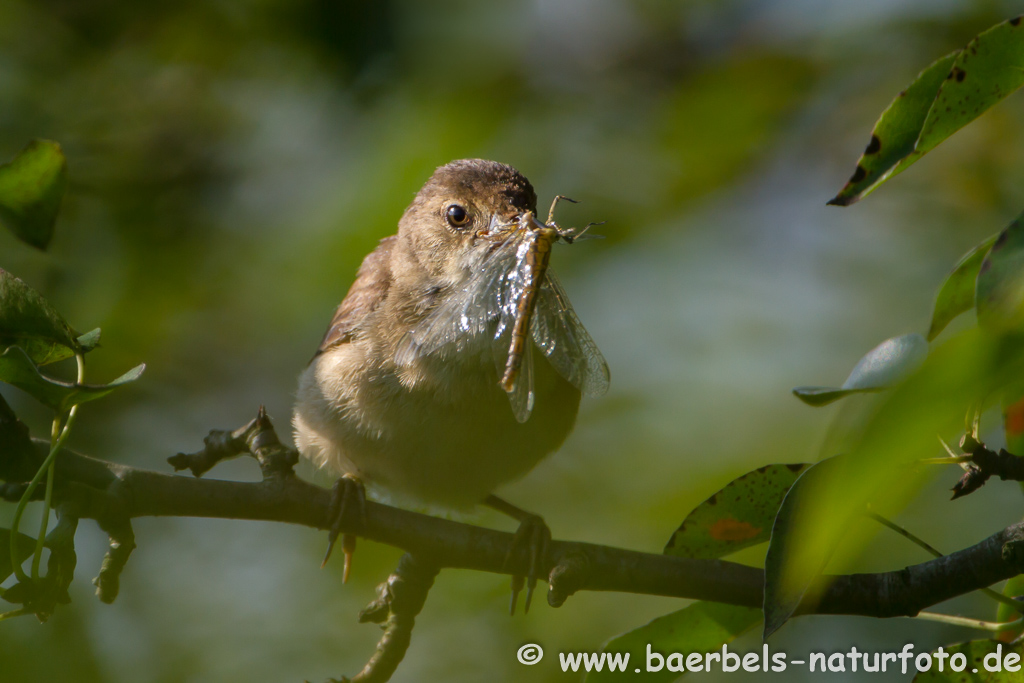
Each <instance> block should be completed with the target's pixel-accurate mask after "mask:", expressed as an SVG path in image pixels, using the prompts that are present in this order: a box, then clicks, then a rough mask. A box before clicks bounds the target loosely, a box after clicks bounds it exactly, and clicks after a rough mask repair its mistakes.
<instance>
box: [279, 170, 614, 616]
mask: <svg viewBox="0 0 1024 683" xmlns="http://www.w3.org/2000/svg"><path fill="white" fill-rule="evenodd" d="M558 199H560V198H556V199H555V202H554V203H553V204H552V211H553V210H554V204H555V203H557V201H558ZM536 211H537V196H536V194H535V193H534V190H533V187H532V186H531V185H530V182H529V181H528V180H527V179H526V178H525V177H523V175H521V174H520V173H519V172H518V171H516V170H515V169H514V168H512V167H511V166H507V165H504V164H500V163H496V162H493V161H485V160H481V159H468V160H461V161H454V162H452V163H450V164H447V165H445V166H442V167H440V168H438V169H437V171H435V172H434V174H433V175H432V176H431V177H430V179H429V180H428V181H427V183H426V184H425V185H424V186H423V188H422V189H421V190H420V191H419V193H418V194H417V195H416V197H415V199H414V200H413V202H412V204H410V205H409V207H408V208H407V209H406V211H405V214H404V215H403V216H402V218H401V220H400V221H399V223H398V233H397V234H396V235H393V236H391V237H388V238H385V239H384V240H382V241H381V243H380V245H379V246H378V247H377V248H376V249H375V250H374V251H373V252H372V253H370V255H369V256H367V257H366V259H365V260H364V261H363V264H362V266H361V267H360V268H359V272H358V274H357V276H356V280H355V282H354V283H353V284H352V287H351V289H350V290H349V292H348V295H347V296H346V297H345V299H344V301H342V303H341V305H340V306H339V307H338V309H337V311H336V313H335V315H334V319H333V320H332V321H331V325H330V327H329V328H328V330H327V333H326V335H325V336H324V339H323V341H322V342H321V344H320V348H319V350H318V351H317V354H316V356H315V357H314V358H313V361H312V362H311V363H310V365H309V367H307V368H306V370H305V372H303V373H302V375H301V377H300V380H299V390H298V399H297V402H296V406H295V414H294V420H293V422H294V427H295V440H296V444H297V445H298V448H299V450H300V452H301V453H302V454H303V456H305V457H307V458H309V459H310V460H312V461H313V462H314V463H316V464H318V465H321V466H324V467H327V468H329V469H331V470H334V471H336V472H338V473H340V474H342V475H345V478H344V479H343V481H344V482H346V485H345V487H343V488H342V489H341V491H342V493H341V494H339V495H341V497H342V498H343V499H344V498H351V497H352V496H353V495H355V496H356V497H358V496H360V495H362V492H361V486H358V485H357V486H353V484H354V483H355V482H358V483H359V484H361V483H366V484H367V485H369V486H370V488H371V490H373V491H374V492H375V493H377V492H379V493H380V494H383V495H384V497H391V498H392V499H393V500H394V499H397V500H399V501H403V500H407V501H414V502H417V503H425V504H428V505H438V506H441V507H444V508H448V509H456V510H465V509H469V508H471V507H473V506H475V505H478V504H481V503H483V504H486V505H488V506H490V507H493V508H495V509H498V510H500V511H502V512H504V513H506V514H509V515H511V516H513V517H515V518H516V519H518V520H519V521H520V528H519V531H518V532H517V534H516V543H515V544H514V545H513V549H514V548H515V547H517V546H518V545H519V544H523V543H525V544H528V545H529V547H530V551H531V562H530V564H531V570H530V576H529V578H530V582H529V583H530V591H529V592H528V594H527V603H526V605H527V609H528V608H529V601H530V593H532V590H533V585H534V583H535V581H536V571H537V568H538V566H539V565H540V564H541V562H542V560H543V554H544V551H545V546H546V543H547V540H548V539H549V538H550V533H549V532H548V530H547V527H546V526H545V525H544V523H543V521H542V520H541V518H540V517H537V516H536V515H532V514H529V513H526V512H524V511H522V510H520V509H519V508H516V507H515V506H513V505H511V504H509V503H506V502H505V501H503V500H501V499H499V498H497V497H495V496H494V495H493V494H492V491H493V490H494V489H495V488H497V487H498V486H500V485H501V484H504V483H506V482H509V481H512V480H514V479H517V478H519V477H521V476H523V475H524V474H526V473H527V472H529V471H530V470H531V469H532V468H533V467H534V466H535V465H536V464H537V463H538V462H540V460H541V459H543V458H544V457H545V456H547V455H549V454H550V453H552V452H553V451H554V450H556V449H557V448H558V447H559V446H561V444H562V442H563V441H565V438H566V437H567V436H568V434H569V432H570V431H571V430H572V427H573V425H574V423H575V420H576V413H577V410H578V407H579V402H580V392H581V390H582V391H583V392H584V393H587V394H595V395H596V394H601V393H604V391H605V390H606V389H607V386H608V367H607V365H606V364H605V361H604V358H603V357H602V356H601V353H600V351H598V350H597V347H596V345H595V344H594V343H593V341H592V340H591V339H590V336H589V335H588V334H587V332H586V330H585V329H584V328H583V326H582V324H580V322H579V320H578V318H576V315H575V313H573V311H572V307H571V306H570V304H569V300H568V297H567V296H566V295H565V292H564V290H563V289H562V288H561V286H560V285H559V284H558V281H557V279H556V278H555V276H554V274H553V273H552V272H551V271H550V269H549V268H548V267H547V263H548V256H549V255H548V252H547V250H548V249H549V248H550V246H551V244H552V243H553V242H554V241H559V240H563V241H566V242H571V241H572V240H573V239H574V238H575V237H578V236H579V234H581V232H582V231H571V230H562V229H561V228H559V227H558V226H557V225H556V224H555V223H554V222H553V221H552V220H551V216H550V215H549V219H548V223H546V224H545V223H541V222H540V221H538V220H537V219H536V218H535V217H534V216H535V214H536ZM526 331H528V332H529V333H530V336H529V337H527V338H526V339H525V342H524V335H525V334H526ZM534 346H537V347H538V349H539V351H540V353H538V354H536V355H537V356H538V357H539V358H540V360H539V362H537V363H534V362H533V356H534V355H535V354H533V347H534ZM510 349H511V350H512V351H513V352H514V353H513V354H512V359H511V360H510V359H509V355H510ZM506 366H507V367H506ZM502 380H504V381H502ZM346 491H347V492H346ZM339 505H342V506H351V503H346V502H344V500H343V501H342V502H341V503H339ZM343 511H344V510H341V511H340V512H339V515H340V514H341V513H342V512H343ZM335 535H336V534H335ZM511 552H512V550H511V549H510V554H511ZM350 554H351V544H350V543H347V544H346V560H347V559H348V556H350ZM522 585H523V578H522V577H516V578H515V579H513V603H512V609H513V610H514V609H515V597H516V594H517V592H518V589H519V588H521V587H522Z"/></svg>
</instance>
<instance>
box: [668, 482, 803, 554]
mask: <svg viewBox="0 0 1024 683" xmlns="http://www.w3.org/2000/svg"><path fill="white" fill-rule="evenodd" d="M807 467H808V465H806V464H803V463H800V464H788V465H767V466H765V467H760V468H758V469H756V470H754V471H753V472H748V473H747V474H744V475H743V476H742V477H739V478H737V479H734V480H733V481H731V482H730V483H729V484H726V486H725V487H724V488H723V489H722V490H721V491H718V492H717V493H715V494H714V495H713V496H711V497H710V498H708V499H707V500H706V501H704V502H703V503H701V504H700V505H698V506H697V507H696V508H694V510H693V512H691V513H690V514H689V515H687V516H686V519H685V520H683V523H682V524H681V525H680V527H679V529H678V530H676V532H675V533H674V534H673V535H672V538H671V539H670V540H669V542H668V545H667V546H666V547H665V554H666V555H679V556H681V557H700V558H707V559H717V558H719V557H723V556H725V555H729V554H731V553H734V552H737V551H739V550H742V549H744V548H748V547H750V546H753V545H757V544H758V543H764V542H765V541H767V540H768V537H769V535H770V534H771V528H772V522H773V521H774V520H775V513H776V512H777V511H778V509H779V506H780V505H781V504H782V499H783V498H784V497H785V495H786V491H788V490H789V487H790V486H792V485H793V482H794V481H796V479H797V477H798V476H799V475H800V473H801V472H803V471H804V469H805V468H807Z"/></svg>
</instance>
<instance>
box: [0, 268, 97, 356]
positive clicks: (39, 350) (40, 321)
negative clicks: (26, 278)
mask: <svg viewBox="0 0 1024 683" xmlns="http://www.w3.org/2000/svg"><path fill="white" fill-rule="evenodd" d="M94 333H95V334H96V335H97V336H96V341H98V339H99V337H98V332H96V331H95V330H94V331H93V332H90V333H89V335H92V334H94ZM89 335H86V337H89ZM77 337H78V333H77V332H75V331H74V330H73V329H71V326H70V325H68V324H67V322H65V321H64V318H63V317H61V315H60V313H58V312H57V310H56V309H55V308H53V306H51V305H50V304H49V303H48V302H47V301H46V299H44V298H43V297H42V296H40V295H39V293H38V292H37V291H36V290H34V289H32V288H31V287H29V286H28V285H27V284H25V283H24V282H23V281H22V280H21V279H19V278H16V277H14V276H13V275H11V274H10V273H9V272H7V271H6V270H4V269H2V268H0V349H3V348H5V347H7V346H12V345H17V346H20V347H21V348H22V349H24V350H25V352H26V353H28V355H29V357H31V358H32V360H33V361H35V363H36V364H38V365H46V364H47V363H52V362H54V361H56V360H61V359H62V358H67V357H68V356H70V355H73V354H74V351H76V350H78V349H81V348H82V346H81V344H80V343H79V342H78V340H77ZM87 341H88V340H87Z"/></svg>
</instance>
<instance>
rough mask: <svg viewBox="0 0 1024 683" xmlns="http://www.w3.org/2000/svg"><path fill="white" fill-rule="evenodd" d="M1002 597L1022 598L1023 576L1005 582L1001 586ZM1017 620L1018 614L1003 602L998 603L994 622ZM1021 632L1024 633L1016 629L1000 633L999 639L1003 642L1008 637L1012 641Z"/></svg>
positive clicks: (1019, 575) (1023, 589)
mask: <svg viewBox="0 0 1024 683" xmlns="http://www.w3.org/2000/svg"><path fill="white" fill-rule="evenodd" d="M1003 595H1005V596H1006V597H1008V598H1017V597H1020V596H1024V574H1018V575H1017V576H1015V577H1013V578H1012V579H1010V580H1009V581H1007V582H1006V585H1005V586H1003ZM1019 618H1020V612H1018V611H1017V610H1015V609H1013V608H1012V607H1010V606H1009V605H1007V604H1006V603H1004V602H1001V603H999V606H998V607H997V608H996V621H999V622H1005V621H1016V620H1017V619H1019ZM1021 631H1024V628H1016V629H1013V630H1011V631H1002V632H1001V633H1000V634H999V636H1000V638H999V639H1000V640H1004V638H1006V637H1007V636H1008V637H1009V639H1010V640H1012V639H1014V638H1016V637H1017V636H1019V635H1020V633H1021Z"/></svg>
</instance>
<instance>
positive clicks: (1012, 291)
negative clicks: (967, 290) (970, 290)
mask: <svg viewBox="0 0 1024 683" xmlns="http://www.w3.org/2000/svg"><path fill="white" fill-rule="evenodd" d="M975 289H976V293H975V307H976V308H977V311H978V325H979V326H981V327H983V328H985V329H988V330H993V331H1006V330H1011V329H1014V328H1019V327H1020V326H1021V324H1022V323H1024V215H1021V216H1018V217H1017V219H1016V220H1015V221H1013V222H1012V223H1010V225H1008V226H1007V227H1006V229H1005V230H1003V231H1002V232H1001V233H999V237H997V238H996V241H995V243H994V244H993V245H992V249H990V250H989V252H988V255H986V256H985V259H984V260H983V261H982V263H981V269H980V270H979V272H978V283H977V286H976V288H975Z"/></svg>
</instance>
